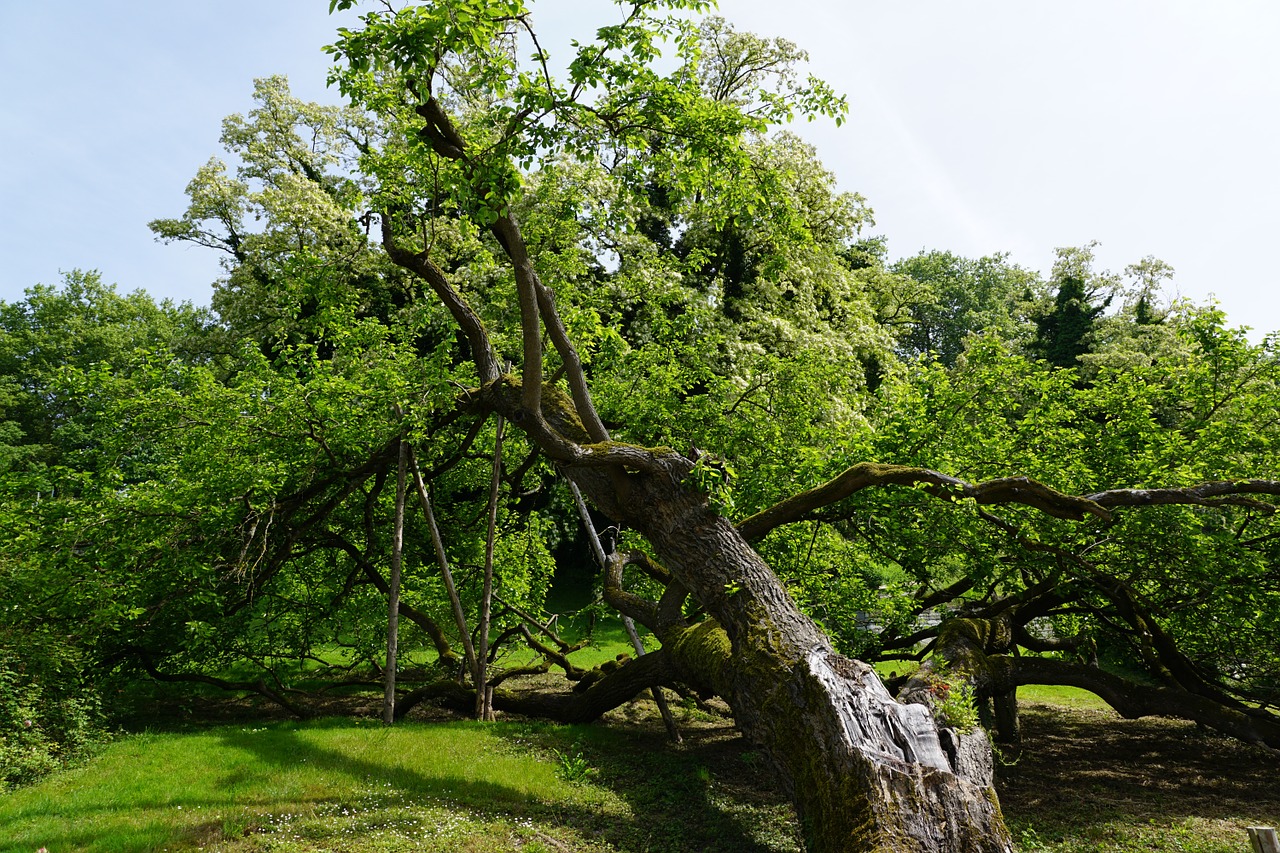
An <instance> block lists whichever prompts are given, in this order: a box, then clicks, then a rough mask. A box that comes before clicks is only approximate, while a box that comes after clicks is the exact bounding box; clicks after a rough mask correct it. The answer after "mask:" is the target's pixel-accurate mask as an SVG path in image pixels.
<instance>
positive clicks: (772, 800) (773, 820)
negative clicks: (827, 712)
mask: <svg viewBox="0 0 1280 853" xmlns="http://www.w3.org/2000/svg"><path fill="white" fill-rule="evenodd" d="M502 734H503V736H506V737H512V738H516V739H518V740H519V741H520V742H532V743H534V744H535V745H536V746H539V747H541V748H542V749H545V750H558V751H560V752H562V753H565V754H568V755H577V754H579V753H580V754H581V755H582V756H583V758H584V759H585V760H586V762H587V764H588V766H590V767H591V768H592V770H593V771H594V772H593V775H592V777H591V780H592V782H594V783H595V784H598V785H601V786H603V787H607V788H609V789H610V790H611V791H613V792H614V793H615V794H617V795H618V796H619V797H621V798H622V799H623V800H624V801H625V802H626V803H627V805H628V806H629V811H630V812H631V814H632V815H633V816H634V817H633V818H632V819H631V820H608V819H607V816H600V815H591V816H589V817H590V821H591V822H590V829H591V831H592V834H594V835H596V836H597V837H600V838H602V839H603V840H605V841H608V842H609V843H610V844H612V845H614V846H615V847H617V848H618V849H619V850H643V851H650V853H693V851H709V853H781V851H798V850H799V849H800V843H799V839H798V836H797V827H796V824H795V819H794V815H793V812H792V810H791V806H790V804H789V802H788V801H787V800H786V799H785V798H784V797H783V796H782V795H781V794H780V792H779V791H778V790H777V788H776V786H775V785H774V783H773V778H772V774H771V772H770V771H769V769H768V767H767V766H766V765H765V762H764V759H763V758H762V756H760V755H759V754H758V753H755V752H753V751H751V750H750V749H749V748H748V747H747V746H746V744H745V741H744V740H743V739H742V738H741V736H739V735H737V734H736V733H734V732H733V731H732V729H731V728H730V727H729V726H727V725H726V726H724V727H715V728H711V727H699V728H696V729H686V730H685V731H684V737H685V742H684V744H683V745H682V746H675V745H674V744H672V743H670V742H669V741H668V740H667V739H666V738H665V736H663V735H661V734H658V733H656V732H654V731H652V730H639V731H637V730H627V729H622V730H620V729H618V728H612V727H605V726H598V725H586V726H558V727H557V726H537V725H531V726H528V727H527V728H522V727H519V726H511V727H508V728H505V729H504V730H503V732H502ZM578 828H579V829H583V828H585V827H582V826H580V827H578Z"/></svg>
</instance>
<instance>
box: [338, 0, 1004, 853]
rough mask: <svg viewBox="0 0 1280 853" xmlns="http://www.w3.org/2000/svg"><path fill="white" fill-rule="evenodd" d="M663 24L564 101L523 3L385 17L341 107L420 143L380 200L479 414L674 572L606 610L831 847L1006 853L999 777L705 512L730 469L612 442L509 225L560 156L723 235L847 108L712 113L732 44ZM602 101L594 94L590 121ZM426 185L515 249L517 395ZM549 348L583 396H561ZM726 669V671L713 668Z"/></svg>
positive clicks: (346, 78) (589, 58)
mask: <svg viewBox="0 0 1280 853" xmlns="http://www.w3.org/2000/svg"><path fill="white" fill-rule="evenodd" d="M335 5H337V6H349V5H350V4H349V3H344V2H338V3H336V4H335ZM670 5H671V6H672V7H694V6H699V5H701V4H693V3H672V4H670ZM655 8H657V4H654V7H653V8H651V7H650V6H648V5H644V4H637V5H636V6H635V7H634V8H633V9H632V11H631V14H630V15H629V16H628V18H627V20H626V21H625V22H624V23H623V24H621V25H619V26H616V27H609V28H604V29H602V30H601V31H600V34H599V35H600V43H598V44H594V45H591V46H588V47H584V48H581V49H579V51H578V54H577V56H576V58H575V59H574V61H573V62H572V63H571V65H570V76H571V80H572V85H571V86H570V87H569V88H567V89H566V88H561V87H559V86H557V85H556V84H555V83H554V82H553V81H552V80H551V78H550V75H549V74H548V73H546V72H547V67H546V64H545V55H544V54H541V53H539V54H538V62H539V66H538V67H535V69H534V70H533V72H531V73H527V74H526V73H522V72H520V71H519V69H518V67H517V65H516V61H515V58H514V56H513V55H512V52H511V50H510V47H509V44H510V40H511V38H512V37H513V36H514V35H515V33H516V32H517V28H528V27H529V20H528V17H527V12H526V10H525V9H524V8H523V7H522V6H521V5H520V4H519V3H508V2H503V3H475V4H466V5H464V6H458V7H457V8H451V9H441V8H439V7H431V6H411V7H408V8H406V9H404V10H402V11H400V12H398V13H397V12H390V11H388V12H386V13H379V12H374V13H371V14H368V15H366V16H365V18H364V19H363V20H364V29H362V30H360V31H345V32H343V34H342V39H341V40H340V41H339V42H338V44H337V45H336V46H335V47H334V51H335V53H336V54H337V55H338V56H339V57H340V58H341V59H343V60H345V62H346V67H345V69H342V70H340V71H339V72H338V73H337V75H336V76H337V79H338V81H339V83H340V85H341V86H342V88H343V91H344V92H345V93H347V94H348V96H349V97H351V98H352V99H353V100H354V101H356V102H357V103H361V104H363V105H365V106H367V107H370V108H372V109H375V110H378V109H380V110H382V114H383V115H384V116H385V121H386V122H387V124H388V126H390V127H396V126H397V125H398V126H399V127H401V128H403V130H401V131H400V134H402V135H400V136H399V138H396V136H390V137H389V138H388V142H387V147H386V148H385V149H384V150H383V151H381V152H378V153H377V154H376V155H374V154H371V155H369V156H367V157H366V160H365V166H366V168H367V169H369V170H370V171H371V172H372V173H373V174H374V175H375V176H376V178H377V179H378V180H379V181H380V183H381V186H380V187H379V189H378V190H377V191H376V192H375V194H374V196H373V200H372V201H373V204H374V205H375V207H376V209H377V212H378V215H379V218H380V220H381V228H382V238H383V246H384V248H385V249H386V251H387V254H388V256H389V257H390V258H391V259H392V260H393V261H394V262H395V263H396V264H398V265H400V266H402V267H403V268H405V269H407V270H409V271H411V272H413V273H414V274H415V275H417V276H418V277H419V278H420V279H421V280H422V282H423V283H424V284H425V285H426V286H428V287H430V289H431V290H432V292H434V293H435V295H436V296H437V298H438V299H440V301H441V302H443V303H444V304H445V305H446V306H448V308H449V310H450V313H451V314H452V316H453V318H454V320H455V322H456V323H457V324H458V327H459V328H460V330H461V331H462V332H463V333H464V334H465V336H466V338H467V342H468V345H469V348H470V355H471V359H472V361H473V363H474V365H475V369H476V380H477V386H476V388H475V390H474V391H473V392H471V393H470V394H469V395H468V396H469V397H470V399H472V400H473V401H474V402H473V403H472V405H473V406H474V405H476V404H478V405H479V407H480V408H481V410H487V411H491V412H495V413H497V414H500V415H502V416H504V417H505V418H507V419H508V420H509V421H510V422H511V423H512V424H513V425H514V426H516V427H517V428H519V429H520V430H522V431H523V432H524V433H525V435H526V436H527V437H528V439H529V440H530V441H531V442H532V444H533V445H535V446H536V447H537V448H538V450H539V451H540V452H541V453H542V454H545V455H546V456H547V457H548V458H549V459H551V460H552V461H554V462H555V463H556V465H557V466H558V467H560V468H561V470H563V471H564V472H565V474H566V475H567V476H568V477H570V479H572V480H573V481H574V482H575V483H576V484H577V485H578V486H579V487H580V488H581V489H582V490H583V492H584V493H586V494H587V495H588V496H589V497H590V498H591V499H592V501H593V502H594V503H595V504H596V506H597V507H599V508H600V509H601V510H602V511H604V512H605V513H606V514H608V515H609V516H611V517H613V518H615V519H617V520H619V521H621V522H623V523H625V524H626V525H627V526H628V527H629V528H631V529H633V530H636V531H638V532H639V533H640V534H641V535H642V536H643V537H644V539H645V540H646V541H647V542H648V543H649V544H650V545H651V546H652V548H653V549H654V550H655V551H656V553H657V555H658V556H659V558H660V559H661V560H662V564H663V567H664V571H665V572H669V573H670V575H669V576H668V578H669V580H668V586H667V588H668V593H667V594H666V595H665V596H664V603H665V606H664V607H660V608H658V609H657V610H656V611H649V610H648V609H647V608H642V607H639V606H630V604H631V603H632V602H630V600H629V599H627V598H626V596H625V595H624V594H623V591H622V590H620V589H618V588H617V587H616V586H614V588H613V589H612V590H611V592H612V596H611V598H610V600H611V603H614V604H615V606H621V608H622V609H623V612H624V613H626V614H627V615H631V616H633V617H635V618H637V619H639V620H640V621H644V622H649V623H653V625H654V627H655V628H657V629H658V631H659V634H660V636H663V635H665V636H664V646H666V647H670V648H671V649H672V650H673V653H672V655H671V656H672V657H673V658H674V659H675V661H676V665H677V666H682V667H683V668H685V669H686V670H691V671H694V672H698V671H699V670H701V674H703V675H704V676H708V678H705V679H702V680H710V681H711V683H713V684H715V685H716V686H717V688H718V692H721V693H722V694H723V695H725V696H726V698H728V700H729V701H730V704H731V705H732V707H733V709H734V714H735V719H736V720H737V721H738V723H739V725H740V726H742V728H743V729H744V731H746V732H747V733H748V734H749V736H751V737H752V738H753V739H754V740H756V741H757V742H759V743H761V745H762V746H764V748H765V749H766V750H767V752H768V754H769V755H770V756H771V758H772V760H773V761H774V763H775V765H776V766H777V767H778V768H779V770H780V771H781V772H782V778H783V780H784V783H785V784H786V785H787V787H788V789H789V790H791V791H792V792H793V794H794V797H795V802H796V804H797V809H798V811H799V812H800V815H801V818H802V820H803V821H804V822H805V824H806V825H807V827H808V828H809V834H810V838H811V842H812V843H813V844H814V846H815V847H817V848H818V849H830V850H837V849H850V848H862V849H889V848H891V847H901V846H904V845H912V846H916V847H918V848H919V849H975V850H976V849H992V850H997V849H1007V848H1008V846H1009V841H1008V835H1007V832H1005V830H1004V829H1003V826H1002V825H1001V823H1000V819H999V812H998V810H997V809H996V808H995V806H994V794H993V793H992V792H991V788H990V778H989V767H988V772H987V773H986V774H984V773H983V772H982V771H981V770H974V769H973V768H971V767H967V766H962V767H955V766H953V765H952V762H951V760H950V759H948V757H947V756H946V754H945V753H944V751H943V749H942V746H941V743H940V741H939V736H938V734H937V730H936V728H935V726H934V724H933V723H932V722H931V720H930V718H929V716H928V714H927V712H926V711H925V710H924V709H923V708H921V707H920V706H912V705H900V704H898V703H896V702H894V701H893V700H892V698H891V697H890V696H889V695H888V693H887V692H885V691H884V689H883V687H882V686H881V685H880V682H879V680H878V678H877V677H876V676H875V675H874V673H873V671H872V670H871V669H870V668H869V667H867V666H866V665H864V664H859V663H857V662H856V661H853V660H850V659H847V658H844V657H842V656H840V655H838V654H837V653H836V652H835V651H834V649H833V648H832V647H831V644H830V642H829V640H828V639H827V638H826V637H825V635H824V634H823V633H822V632H821V631H820V630H819V629H818V628H817V626H816V625H815V624H814V623H813V622H812V621H811V620H810V619H809V618H808V617H807V616H806V615H805V614H804V613H803V612H802V611H801V610H800V609H799V608H798V607H797V606H796V604H795V603H794V601H793V600H792V599H791V598H790V596H789V595H787V593H786V590H785V588H784V587H783V585H782V584H781V583H780V581H779V580H778V578H777V576H776V575H775V574H774V573H773V572H772V571H771V570H770V569H769V568H768V566H767V565H766V564H765V563H764V561H763V560H762V559H761V558H760V557H759V555H758V554H756V552H754V551H753V550H752V549H751V548H750V547H749V546H748V544H747V542H746V540H745V539H744V537H743V536H742V534H740V533H739V531H738V530H737V528H735V526H734V525H733V523H732V522H731V521H730V520H729V519H727V518H725V517H724V516H723V515H721V514H719V513H718V512H716V511H715V509H714V508H713V507H712V506H711V505H710V504H709V503H708V499H707V493H706V491H705V490H704V489H703V488H700V487H699V476H698V474H697V472H698V471H699V470H702V471H706V470H709V468H710V467H712V466H714V462H710V461H708V460H706V459H705V458H704V457H702V456H701V455H699V454H697V453H696V452H695V453H690V454H683V453H679V452H677V451H674V450H671V449H669V448H663V447H656V448H655V447H644V446H641V445H636V444H630V443H626V442H619V441H615V440H614V439H613V438H612V437H611V434H610V431H609V430H608V429H607V428H606V427H605V425H604V422H603V420H602V418H601V417H600V414H599V412H598V410H597V408H596V406H595V404H594V403H593V400H592V395H591V392H590V390H589V384H588V381H587V375H586V372H585V370H584V369H583V362H582V358H581V356H580V355H579V353H578V351H577V349H576V347H575V345H574V343H573V341H572V339H571V337H570V335H569V333H568V330H567V328H566V326H565V322H564V319H563V316H562V314H561V311H560V309H559V308H558V306H557V304H556V300H555V298H554V296H553V292H552V290H551V288H550V287H548V286H547V284H546V283H544V281H543V280H542V276H541V271H540V269H539V264H538V262H537V259H536V257H535V256H533V255H532V254H531V253H530V250H529V247H528V244H527V243H526V242H525V239H524V236H523V234H522V231H521V228H520V225H519V222H518V220H517V219H516V217H515V215H514V212H513V210H512V208H511V205H510V201H511V200H512V199H514V198H515V197H516V196H517V195H518V187H519V185H520V183H521V177H520V172H519V170H518V168H517V164H520V163H524V164H526V165H529V164H531V163H532V162H533V160H534V159H535V158H543V157H546V156H548V152H550V153H551V154H552V155H554V154H556V153H557V152H564V153H565V154H566V155H569V156H575V157H583V158H591V159H596V158H598V157H600V156H601V155H602V154H603V155H604V157H605V159H606V160H608V159H612V161H613V162H614V163H615V164H625V165H626V166H627V167H628V168H627V171H628V172H631V173H633V174H637V175H640V176H645V175H646V174H647V175H656V176H658V177H660V178H664V179H666V180H668V181H671V182H672V183H674V185H675V188H676V189H677V190H679V191H680V192H681V193H682V194H683V195H685V196H687V197H693V198H703V197H708V196H710V197H712V198H714V199H715V203H714V204H713V205H712V209H711V210H710V211H709V212H710V213H712V214H713V215H720V216H724V215H725V214H724V212H725V211H726V210H727V209H730V208H731V207H741V208H743V209H746V210H747V211H751V210H752V209H754V208H756V206H757V205H759V204H760V203H761V202H760V201H757V200H756V198H757V197H756V196H755V194H754V193H753V192H752V190H753V188H752V187H751V186H750V183H749V182H747V181H743V180H739V179H736V177H735V175H734V166H735V165H737V164H741V166H743V167H744V171H745V170H746V169H749V168H751V166H752V163H751V160H750V158H749V151H748V149H747V147H746V146H745V145H744V140H745V139H746V138H747V137H749V136H750V135H751V134H753V133H760V132H762V131H764V130H765V129H766V128H767V124H768V122H769V120H776V119H779V118H784V117H786V116H787V115H788V114H789V113H790V111H791V110H792V109H793V107H792V104H795V103H798V104H799V105H800V106H801V107H802V108H806V109H811V110H815V111H816V110H821V111H828V112H830V111H834V110H835V109H836V108H837V106H838V105H837V103H836V102H835V101H834V100H833V99H832V98H831V97H830V95H829V93H828V92H827V91H826V90H825V89H823V88H822V87H820V86H817V85H808V86H802V85H797V84H796V81H795V78H794V75H793V73H792V71H791V66H790V65H784V66H782V67H780V68H778V69H772V68H769V67H762V68H759V69H751V71H750V74H751V77H752V79H751V84H750V86H749V88H748V87H745V86H744V87H742V88H743V89H744V90H745V91H746V94H745V95H743V96H742V97H740V98H739V99H738V101H739V102H738V103H729V102H726V101H723V100H717V99H716V98H714V97H709V96H708V95H707V93H706V92H704V91H703V89H702V86H701V78H700V76H699V75H698V74H697V73H694V72H695V71H696V69H698V68H699V67H700V60H701V57H702V56H703V55H704V50H705V51H706V53H707V54H708V55H714V51H715V50H717V49H721V48H724V49H730V48H731V46H730V45H729V44H728V43H727V42H726V41H723V40H720V41H715V40H710V41H708V40H704V39H702V38H699V33H698V32H697V31H696V30H694V29H693V28H691V27H688V26H685V25H682V24H681V23H680V22H678V21H676V20H672V19H664V18H656V17H653V14H652V13H653V11H654V9H655ZM662 33H671V34H672V35H674V36H675V37H676V42H677V45H678V47H677V53H678V55H679V57H680V58H681V59H682V60H683V62H684V66H683V67H682V68H681V69H680V70H679V71H677V72H676V74H674V75H672V76H668V77H663V76H660V75H658V74H657V73H656V72H654V71H653V70H651V68H650V67H649V65H648V60H649V59H650V58H651V57H652V56H653V55H654V54H655V50H656V43H655V39H656V38H657V37H658V36H659V35H660V34H662ZM775 83H776V88H767V87H768V86H770V85H771V84H775ZM590 89H595V90H596V91H595V92H594V93H593V94H594V97H593V98H592V99H591V100H590V102H588V101H587V100H586V99H585V97H584V95H585V94H586V92H587V91H588V90H590ZM451 108H452V109H451ZM451 113H452V114H451ZM655 136H656V139H657V141H659V142H660V147H659V148H658V150H657V151H656V152H655V151H654V150H653V149H654V148H655V147H657V146H655V145H654V142H655ZM713 164H714V167H713ZM426 176H438V177H433V178H432V179H431V180H432V183H431V184H430V186H432V187H433V188H434V190H435V197H434V198H433V199H432V203H433V204H439V202H440V200H441V199H442V198H444V199H448V204H449V206H451V207H454V208H455V209H457V210H459V211H460V212H461V213H462V215H464V216H466V217H468V218H469V219H471V220H472V221H473V222H475V224H476V225H478V226H480V227H481V228H483V229H484V230H485V231H487V232H489V233H490V234H492V235H493V237H494V238H495V239H496V240H497V242H498V243H499V244H500V246H501V248H502V253H503V255H504V256H505V258H506V262H507V263H508V264H509V269H510V275H511V277H512V279H513V283H514V289H515V296H516V301H517V303H518V305H519V309H520V341H521V344H520V348H519V356H520V361H521V374H520V376H519V377H518V378H517V377H515V376H512V375H507V374H504V373H503V371H502V368H501V360H500V358H499V356H498V353H497V352H496V351H495V341H494V339H493V337H492V335H491V334H490V332H489V330H488V328H487V327H486V326H485V324H484V323H483V322H482V321H481V319H480V317H479V316H478V315H477V313H476V312H475V310H474V309H472V307H471V305H470V304H469V301H468V299H467V298H466V297H465V296H464V294H463V293H462V292H460V290H459V288H458V287H457V286H456V285H455V283H454V281H453V280H452V279H451V277H450V276H448V275H447V274H446V273H445V271H444V270H443V269H442V268H441V267H440V266H439V265H438V264H437V263H435V262H434V261H433V259H432V246H431V243H430V241H429V240H428V241H424V240H423V239H422V238H421V236H420V235H422V234H424V233H428V228H426V227H424V226H426V224H427V222H429V220H430V210H429V209H427V208H424V207H423V202H422V201H415V199H419V198H421V195H420V194H419V193H420V189H419V187H420V186H421V185H420V181H421V178H422V177H426ZM717 207H718V208H719V210H717V209H716V208H717ZM544 334H545V335H546V336H547V337H548V338H549V340H550V343H551V346H552V347H553V352H554V356H555V358H556V359H557V361H558V362H559V363H560V365H561V366H562V372H563V374H564V377H565V379H566V381H567V384H568V387H569V393H568V394H567V395H566V394H564V393H563V392H561V391H560V390H559V389H558V388H556V386H554V385H551V384H547V383H546V381H545V376H546V374H545V372H544V360H545V357H546V356H545V354H544V351H543V335H544ZM619 559H621V558H620V557H619ZM615 579H616V576H615ZM690 595H691V596H692V597H693V598H695V599H696V600H697V602H698V603H699V605H700V606H701V607H702V608H704V609H705V610H706V612H707V613H708V614H710V616H711V617H712V618H711V619H710V620H706V621H703V622H700V623H697V624H696V625H691V624H687V623H686V622H685V620H684V618H683V617H682V616H681V615H680V614H681V611H682V609H683V608H682V607H681V606H680V603H681V602H682V601H683V599H684V598H685V597H687V596H690ZM628 611H630V612H628ZM664 621H665V623H666V624H664ZM682 651H683V653H682ZM652 657H654V656H647V658H652ZM721 664H725V665H726V666H725V668H724V669H723V670H719V671H718V672H717V671H716V670H715V669H709V668H708V667H709V665H710V666H713V667H717V668H718V665H721Z"/></svg>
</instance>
